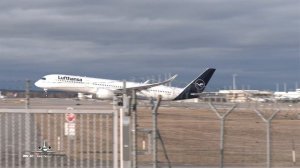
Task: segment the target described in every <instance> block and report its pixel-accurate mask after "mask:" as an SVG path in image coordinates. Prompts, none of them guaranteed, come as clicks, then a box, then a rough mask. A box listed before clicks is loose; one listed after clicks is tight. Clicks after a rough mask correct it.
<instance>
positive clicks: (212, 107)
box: [208, 102, 237, 168]
mask: <svg viewBox="0 0 300 168" xmlns="http://www.w3.org/2000/svg"><path fill="white" fill-rule="evenodd" d="M208 104H209V106H210V108H211V109H212V110H213V111H214V112H215V113H216V115H217V116H218V118H219V119H220V121H221V122H220V168H223V167H224V125H225V120H226V117H227V116H228V115H229V114H230V113H231V112H232V111H233V110H234V109H235V107H236V106H237V105H236V104H234V105H233V106H232V107H231V108H230V109H229V110H227V111H226V112H225V113H224V114H220V113H219V112H218V110H217V108H216V107H215V106H214V105H213V104H212V103H211V102H209V103H208Z"/></svg>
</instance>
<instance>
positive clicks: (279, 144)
mask: <svg viewBox="0 0 300 168" xmlns="http://www.w3.org/2000/svg"><path fill="white" fill-rule="evenodd" d="M253 106H254V105H249V106H246V108H245V107H243V108H240V107H237V108H236V109H234V110H233V111H232V112H231V113H230V114H229V115H228V116H227V118H226V120H225V131H224V165H225V166H240V167H255V166H261V167H263V166H266V159H267V157H266V149H267V143H266V128H267V125H266V123H265V122H264V121H263V120H262V119H261V118H260V117H259V116H258V115H257V114H256V113H255V111H254V110H253V109H254V108H253ZM216 107H217V109H218V111H219V112H220V113H221V114H224V112H226V110H228V109H229V107H224V106H220V108H218V105H216ZM258 107H259V109H260V110H261V111H263V112H262V115H263V116H264V117H265V118H268V117H270V116H271V114H272V112H273V109H274V107H273V106H267V107H266V106H258ZM62 117H64V116H59V115H57V116H55V115H54V114H51V115H48V119H47V120H46V119H45V120H44V121H42V119H41V118H42V117H41V115H38V114H37V115H36V117H35V120H36V122H37V125H38V127H44V128H43V129H42V130H43V131H42V132H41V137H44V138H45V139H49V143H51V144H52V146H53V148H54V149H60V150H61V151H64V152H65V153H66V155H67V156H69V157H70V158H72V159H84V160H91V162H93V161H92V160H94V159H97V160H104V159H108V160H111V157H112V156H111V150H112V138H111V133H112V125H111V124H112V123H111V118H110V117H107V118H106V117H101V116H100V115H96V114H93V115H92V114H91V115H90V114H89V115H88V114H84V115H79V116H78V117H77V119H76V136H75V138H74V139H71V140H70V139H68V138H67V137H66V136H64V134H63V130H64V129H63V127H64V119H59V120H57V118H62ZM55 120H56V123H55ZM80 120H82V121H80ZM41 121H42V122H43V124H42V125H41ZM151 121H152V118H151V109H150V108H146V107H140V108H138V128H148V129H151V128H152V123H151ZM101 123H102V124H101ZM47 125H50V129H46V126H47ZM158 127H159V132H160V134H161V137H162V139H163V142H164V144H165V147H166V151H167V155H168V157H169V158H170V161H171V163H172V165H192V166H218V165H219V162H220V150H219V149H220V120H219V118H218V117H217V115H216V114H215V112H213V111H212V110H211V109H210V108H190V107H189V106H185V107H176V108H175V107H160V108H159V115H158ZM106 130H108V133H106V132H105V131H106ZM271 132H272V134H271V137H272V143H271V147H272V153H271V154H272V157H271V158H272V161H271V163H272V166H274V167H293V166H295V167H299V166H300V164H299V163H298V162H296V163H293V160H292V150H293V149H294V150H295V151H296V154H297V155H296V160H300V157H299V155H298V154H299V153H300V121H299V118H298V108H297V107H294V106H293V107H290V106H287V105H284V108H282V109H281V110H280V112H279V113H278V114H277V115H276V116H275V118H274V119H273V121H272V125H271ZM53 135H54V136H53ZM107 135H109V136H107ZM58 136H59V137H60V138H61V142H60V143H61V144H60V146H59V144H58V143H57V137H58ZM143 141H144V142H145V144H148V137H147V134H146V133H142V132H139V133H138V148H139V151H142V150H143V149H142V148H143V147H142V146H143ZM107 145H108V147H106V146H107ZM146 147H148V146H147V145H146ZM158 148H159V151H158V154H159V161H160V163H162V164H166V163H167V161H166V159H165V155H164V152H163V150H162V146H161V144H160V143H159V145H158ZM151 159H152V156H151V154H146V155H139V156H138V164H140V165H147V164H150V163H151Z"/></svg>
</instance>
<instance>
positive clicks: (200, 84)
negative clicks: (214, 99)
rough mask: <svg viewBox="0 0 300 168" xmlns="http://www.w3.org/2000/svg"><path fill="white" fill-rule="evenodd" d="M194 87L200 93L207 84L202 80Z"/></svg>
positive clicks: (196, 82) (197, 81)
mask: <svg viewBox="0 0 300 168" xmlns="http://www.w3.org/2000/svg"><path fill="white" fill-rule="evenodd" d="M194 85H195V87H196V89H197V90H198V91H202V90H203V89H204V88H205V82H204V81H203V80H201V79H198V80H196V81H195V83H194Z"/></svg>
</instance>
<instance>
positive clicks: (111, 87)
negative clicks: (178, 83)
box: [35, 68, 215, 100]
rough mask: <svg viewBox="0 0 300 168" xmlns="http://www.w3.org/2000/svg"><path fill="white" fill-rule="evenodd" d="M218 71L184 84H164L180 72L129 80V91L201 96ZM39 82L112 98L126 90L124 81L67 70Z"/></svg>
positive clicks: (173, 96)
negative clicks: (161, 77)
mask: <svg viewBox="0 0 300 168" xmlns="http://www.w3.org/2000/svg"><path fill="white" fill-rule="evenodd" d="M214 72H215V69H214V68H208V69H207V70H205V72H203V73H202V74H201V75H199V76H198V77H197V78H196V79H194V80H193V81H191V82H190V83H189V84H188V85H187V86H186V87H184V88H177V87H168V86H163V84H166V83H169V82H171V81H172V80H174V79H175V78H176V76H177V75H174V76H173V77H171V78H170V79H168V80H166V81H163V82H159V83H151V84H149V81H146V82H144V83H136V82H126V88H125V91H126V92H127V93H130V91H132V90H135V91H136V92H137V96H138V97H142V98H156V97H157V96H158V95H161V96H162V100H183V99H191V98H197V97H198V94H199V93H201V92H203V90H204V89H205V87H206V85H207V84H208V82H209V80H210V78H211V77H212V75H213V74H214ZM35 86H37V87H39V88H43V89H44V90H45V91H47V90H59V91H71V92H77V93H85V94H93V95H95V96H96V98H98V99H110V100H111V99H113V96H114V95H121V94H122V93H123V90H124V89H123V82H122V81H117V80H109V79H100V78H90V77H81V76H72V75H63V74H51V75H46V76H44V77H42V78H41V79H39V80H38V81H37V82H35Z"/></svg>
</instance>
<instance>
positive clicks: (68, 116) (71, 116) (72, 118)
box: [65, 113, 76, 122]
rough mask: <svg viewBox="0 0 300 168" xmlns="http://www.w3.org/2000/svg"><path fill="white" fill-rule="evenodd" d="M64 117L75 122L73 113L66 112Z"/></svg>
mask: <svg viewBox="0 0 300 168" xmlns="http://www.w3.org/2000/svg"><path fill="white" fill-rule="evenodd" d="M65 118H66V121H67V122H75V119H76V116H75V114H74V113H67V114H66V115H65Z"/></svg>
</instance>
